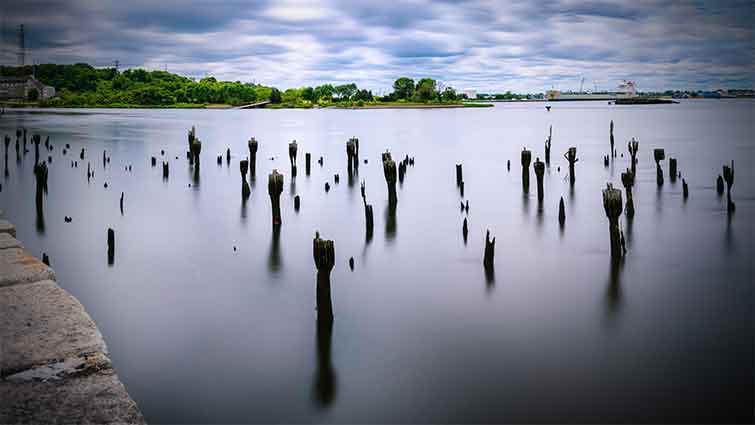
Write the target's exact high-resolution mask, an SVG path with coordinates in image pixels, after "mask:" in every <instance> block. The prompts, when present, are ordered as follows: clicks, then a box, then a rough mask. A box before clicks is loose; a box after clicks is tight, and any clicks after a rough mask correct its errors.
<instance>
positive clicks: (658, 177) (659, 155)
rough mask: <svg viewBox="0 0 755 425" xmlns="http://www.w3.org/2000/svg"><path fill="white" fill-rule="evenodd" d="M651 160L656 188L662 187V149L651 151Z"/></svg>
mask: <svg viewBox="0 0 755 425" xmlns="http://www.w3.org/2000/svg"><path fill="white" fill-rule="evenodd" d="M653 159H655V174H656V176H655V180H656V183H658V186H663V169H662V168H661V161H663V160H664V159H666V152H665V151H664V150H663V149H660V148H656V149H653Z"/></svg>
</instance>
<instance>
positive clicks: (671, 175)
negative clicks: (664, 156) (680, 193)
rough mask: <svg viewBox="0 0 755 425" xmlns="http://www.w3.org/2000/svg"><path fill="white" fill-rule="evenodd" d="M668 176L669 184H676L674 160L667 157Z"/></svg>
mask: <svg viewBox="0 0 755 425" xmlns="http://www.w3.org/2000/svg"><path fill="white" fill-rule="evenodd" d="M668 174H669V179H670V180H671V183H674V182H676V177H677V175H676V158H671V157H669V159H668Z"/></svg>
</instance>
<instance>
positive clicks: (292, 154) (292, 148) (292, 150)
mask: <svg viewBox="0 0 755 425" xmlns="http://www.w3.org/2000/svg"><path fill="white" fill-rule="evenodd" d="M297 150H298V147H297V145H296V140H294V141H293V142H291V143H289V144H288V159H289V160H290V161H291V177H292V178H293V177H296V151H297Z"/></svg>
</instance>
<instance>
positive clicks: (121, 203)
mask: <svg viewBox="0 0 755 425" xmlns="http://www.w3.org/2000/svg"><path fill="white" fill-rule="evenodd" d="M123 195H124V193H123V192H121V202H120V205H121V215H123Z"/></svg>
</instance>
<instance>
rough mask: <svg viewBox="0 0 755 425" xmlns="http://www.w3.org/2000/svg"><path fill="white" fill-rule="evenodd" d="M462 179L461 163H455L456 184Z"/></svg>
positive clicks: (459, 183)
mask: <svg viewBox="0 0 755 425" xmlns="http://www.w3.org/2000/svg"><path fill="white" fill-rule="evenodd" d="M463 181H464V177H463V175H462V169H461V164H456V186H459V185H461V182H463Z"/></svg>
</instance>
